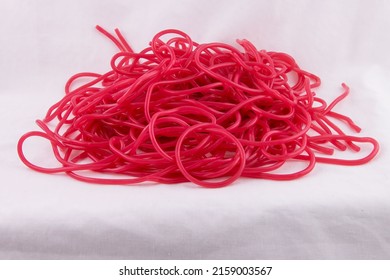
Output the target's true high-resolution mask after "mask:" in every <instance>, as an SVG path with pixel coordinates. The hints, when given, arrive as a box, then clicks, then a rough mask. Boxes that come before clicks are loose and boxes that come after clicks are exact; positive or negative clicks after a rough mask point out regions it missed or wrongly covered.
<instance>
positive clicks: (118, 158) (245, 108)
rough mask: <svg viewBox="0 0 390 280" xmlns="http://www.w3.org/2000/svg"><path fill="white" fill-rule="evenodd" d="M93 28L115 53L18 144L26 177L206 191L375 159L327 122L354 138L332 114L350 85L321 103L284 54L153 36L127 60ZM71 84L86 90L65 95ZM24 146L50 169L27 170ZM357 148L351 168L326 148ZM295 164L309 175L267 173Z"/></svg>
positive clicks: (122, 44) (169, 34) (123, 50)
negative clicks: (36, 143)
mask: <svg viewBox="0 0 390 280" xmlns="http://www.w3.org/2000/svg"><path fill="white" fill-rule="evenodd" d="M96 28H97V30H98V31H100V32H101V33H102V34H104V35H105V36H107V37H108V38H109V39H110V40H111V41H112V42H113V43H114V44H115V45H116V46H117V47H118V48H119V50H120V52H118V53H117V54H115V55H114V56H113V57H112V59H111V68H112V70H110V71H109V72H107V73H105V74H97V73H89V72H84V73H79V74H76V75H74V76H72V77H71V78H70V79H69V80H68V82H67V83H66V85H65V96H64V97H63V98H62V99H61V100H60V101H59V102H57V103H56V104H54V105H53V106H52V107H50V108H49V110H48V112H47V114H46V116H45V118H44V119H43V121H41V120H38V121H37V124H38V126H39V127H40V128H41V130H42V131H32V132H28V133H26V134H25V135H23V136H22V137H21V138H20V140H19V142H18V147H17V150H18V154H19V157H20V159H21V160H22V162H23V163H24V164H25V165H27V166H28V167H30V168H31V169H34V170H36V171H39V172H44V173H59V172H64V173H66V174H68V175H69V176H70V177H72V178H75V179H77V180H81V181H85V182H90V183H98V184H136V183H141V182H145V181H155V182H159V183H167V184H170V183H179V182H186V181H191V182H193V183H195V184H198V185H200V186H203V187H209V188H216V187H223V186H227V185H229V184H231V183H233V182H234V181H235V180H237V179H238V178H239V177H250V178H264V179H272V180H291V179H296V178H299V177H301V176H304V175H306V174H308V173H309V172H310V171H311V170H312V169H313V168H314V167H315V164H316V163H317V162H323V163H330V164H341V165H358V164H364V163H366V162H368V161H370V160H371V159H372V158H373V157H374V156H375V155H376V154H377V153H378V150H379V144H378V142H377V141H376V140H374V139H372V138H369V137H356V136H349V135H347V134H346V133H345V132H344V131H343V130H342V129H341V128H340V127H339V126H337V125H336V124H335V123H334V122H333V121H332V120H338V121H339V122H343V123H345V124H346V125H348V126H349V127H350V128H351V129H353V130H354V131H356V132H360V128H359V127H358V126H357V125H356V124H355V123H354V122H353V121H352V120H351V119H350V118H349V117H347V116H344V115H342V114H339V113H336V112H334V111H333V109H334V107H335V106H336V105H337V103H339V102H340V101H341V100H342V99H344V98H345V97H346V96H347V95H348V94H349V88H348V87H347V86H346V85H345V84H342V86H343V88H344V92H343V93H342V94H341V95H340V96H339V97H337V98H336V99H335V100H334V101H333V102H331V103H330V104H329V105H327V103H326V102H325V101H324V100H323V99H321V98H319V97H317V96H316V94H315V93H314V92H313V89H315V88H317V87H319V86H320V83H321V82H320V79H319V78H318V77H317V76H315V75H314V74H311V73H309V72H307V71H304V70H302V69H301V68H299V66H298V64H297V63H296V62H295V60H294V58H292V57H291V56H289V55H288V54H285V53H278V52H267V51H264V50H261V51H258V50H257V49H256V47H255V46H254V45H253V44H252V43H250V42H249V41H247V40H237V42H238V44H239V45H241V47H242V49H243V50H239V49H237V48H235V47H233V46H230V45H228V44H223V43H209V44H198V43H195V42H193V41H192V40H191V38H190V37H189V36H188V35H187V34H185V33H184V32H182V31H180V30H173V29H169V30H164V31H161V32H159V33H157V34H156V35H155V36H154V38H153V39H152V41H151V42H150V47H147V48H145V49H144V50H142V51H140V52H139V53H136V52H134V51H133V49H132V48H131V47H130V45H129V44H128V43H127V41H126V40H125V38H124V37H123V35H122V34H121V33H120V31H119V30H118V29H115V35H116V37H115V35H112V34H110V33H109V32H107V31H106V30H104V29H103V28H101V27H100V26H97V27H96ZM163 37H164V38H168V39H167V40H164V39H163ZM81 78H82V79H87V80H88V82H84V83H83V84H82V85H81V86H78V87H75V86H74V84H75V82H76V81H79V79H81ZM49 123H51V124H53V125H54V129H51V128H49V126H48V124H49ZM30 137H42V138H44V139H46V140H48V142H49V143H50V144H51V146H52V150H53V155H54V157H55V158H56V159H57V161H58V162H59V163H60V166H59V167H54V168H45V167H41V166H38V165H36V164H33V163H31V162H30V161H29V160H28V159H27V158H26V156H25V155H24V153H23V144H24V141H25V140H27V139H28V138H30ZM357 143H369V144H372V146H373V148H372V150H371V152H370V153H369V154H368V155H366V156H364V157H362V158H360V159H350V160H348V159H337V158H333V157H332V155H333V152H334V150H335V149H338V150H341V151H344V150H347V149H351V150H352V151H355V152H358V151H359V150H360V147H359V146H358V145H357ZM321 154H322V155H324V156H321ZM294 161H304V162H307V166H306V167H305V168H304V169H302V170H300V171H297V172H294V173H291V174H278V173H277V172H275V171H277V170H278V169H279V168H280V167H282V166H283V165H284V164H285V163H287V162H294ZM85 171H93V172H98V173H101V174H110V176H108V177H107V176H106V177H104V178H101V177H91V176H89V175H86V174H85ZM83 173H84V174H83ZM112 175H114V176H112ZM115 175H121V178H117V177H115ZM123 176H125V178H123Z"/></svg>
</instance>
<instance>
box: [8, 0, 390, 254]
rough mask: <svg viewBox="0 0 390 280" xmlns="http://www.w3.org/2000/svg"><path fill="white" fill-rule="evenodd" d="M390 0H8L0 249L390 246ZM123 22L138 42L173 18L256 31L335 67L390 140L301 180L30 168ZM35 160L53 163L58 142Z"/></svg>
mask: <svg viewBox="0 0 390 280" xmlns="http://www.w3.org/2000/svg"><path fill="white" fill-rule="evenodd" d="M389 15H390V2H389V1H385V0H383V1H379V0H375V1H372V0H370V1H369V0H367V1H336V0H332V1H319V0H318V1H303V0H300V1H215V0H213V1H210V0H202V1H148V0H142V1H119V0H113V1H92V0H89V1H88V0H87V1H81V0H78V1H49V0H35V1H22V0H17V1H15V0H0V79H1V80H0V81H1V82H0V96H1V103H2V104H1V109H0V118H1V129H0V133H1V135H0V154H1V161H0V176H1V185H0V258H3V259H14V258H45V259H46V258H61V259H63V258H66V259H69V258H71V259H72V258H75V259H78V258H82V259H84V258H91V259H95V258H96V259H102V258H103V259H106V258H107V259H110V258H113V259H123V258H128V259H172V258H178V259H182V258H183V259H215V258H218V259H232V258H237V259H251V258H257V259H381V258H385V259H389V257H390V233H389V232H390V180H389V174H390V167H389V166H390V158H389V145H390V130H389V118H388V114H389V110H390V105H389V104H390V98H389V95H390V91H389V89H390V88H389V79H390V71H389V69H390V56H389V49H390V39H389V30H390V21H389V19H388V18H389ZM96 24H100V25H102V26H103V27H105V28H107V29H108V30H113V28H115V27H119V28H120V29H121V30H122V32H123V34H124V35H125V36H126V37H127V39H128V41H129V42H130V43H131V44H132V46H133V47H134V48H135V49H136V50H141V49H142V48H144V47H145V46H146V45H147V44H148V43H149V40H150V39H151V38H152V36H153V35H154V34H155V33H156V32H158V31H160V30H162V29H165V28H178V29H182V30H183V31H185V32H187V33H188V34H190V35H191V37H192V38H193V39H194V40H195V41H198V42H209V41H223V42H227V43H232V44H233V43H234V40H235V39H236V38H246V39H249V40H250V41H252V42H253V43H254V44H255V45H256V46H258V48H259V49H267V50H276V51H284V52H287V53H290V54H292V55H293V56H294V57H295V58H296V59H297V61H298V63H299V64H300V66H301V67H303V68H304V69H307V70H308V71H311V72H313V73H315V74H317V75H319V76H320V77H321V78H322V81H323V86H322V87H321V89H320V90H318V91H317V93H318V94H319V95H320V96H321V97H323V98H324V99H326V100H328V101H330V100H332V99H333V98H335V97H336V96H337V95H338V94H339V93H340V92H341V88H340V84H341V82H346V83H347V84H348V85H349V86H350V87H351V95H350V96H349V97H348V98H347V99H346V100H345V101H343V102H342V103H341V104H339V105H338V107H337V110H336V111H338V112H340V113H343V114H346V115H349V116H351V117H352V118H353V119H354V120H355V121H356V122H357V123H358V124H359V125H360V126H361V127H362V128H363V131H362V133H361V134H362V135H367V136H372V137H375V138H377V139H378V140H379V141H380V144H381V151H380V154H379V155H378V156H377V158H376V159H375V160H374V161H372V162H370V163H369V164H367V165H363V166H356V167H343V166H331V165H317V167H316V168H315V170H314V171H313V172H312V173H311V174H309V175H308V176H306V177H304V178H302V179H299V180H296V181H291V182H274V181H266V180H249V179H241V180H239V181H237V182H236V183H234V185H232V186H230V187H227V188H223V189H216V190H210V189H202V188H199V187H194V186H193V185H191V184H190V183H185V184H178V185H153V184H150V185H146V186H127V187H123V186H122V187H118V186H100V185H99V186H98V185H91V184H86V183H81V182H78V181H75V180H72V179H70V178H68V177H66V176H65V175H46V174H41V173H36V172H34V171H32V170H29V169H28V168H26V167H25V166H24V165H23V164H22V163H21V162H20V161H19V159H18V157H17V154H16V142H17V140H18V138H19V137H20V136H21V135H22V134H23V133H25V132H27V131H29V130H35V129H36V128H37V127H36V125H35V123H34V121H35V119H37V118H42V117H43V116H44V114H45V112H46V110H47V108H48V107H49V106H50V105H51V104H53V103H54V102H55V101H57V100H59V99H60V98H61V97H62V95H63V86H64V84H65V82H66V80H67V78H68V77H69V76H70V75H72V74H73V73H76V72H81V71H93V72H106V71H107V70H108V69H109V59H110V57H111V55H113V54H114V52H115V51H116V49H115V46H113V44H112V43H111V42H109V41H108V40H107V39H105V38H104V37H103V36H101V35H100V34H99V33H98V32H96V31H95V30H94V26H95V25H96ZM26 148H27V149H28V150H29V151H30V153H31V158H32V159H33V160H36V161H39V160H41V161H42V160H46V161H47V164H50V163H53V164H54V161H52V160H51V158H50V157H51V156H50V150H49V147H48V146H47V145H45V143H44V141H39V140H37V141H36V142H33V141H31V142H28V143H27V147H26Z"/></svg>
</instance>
